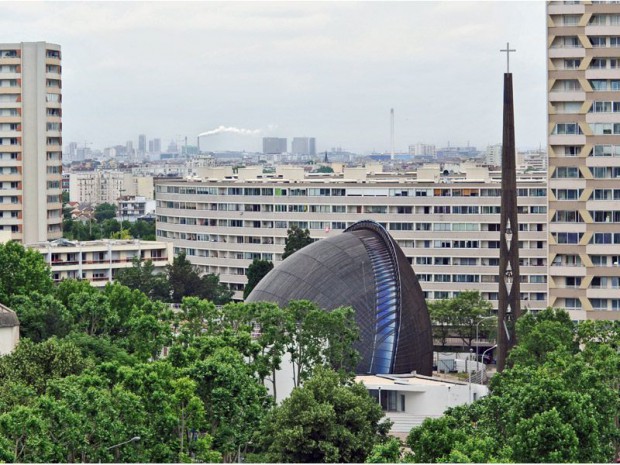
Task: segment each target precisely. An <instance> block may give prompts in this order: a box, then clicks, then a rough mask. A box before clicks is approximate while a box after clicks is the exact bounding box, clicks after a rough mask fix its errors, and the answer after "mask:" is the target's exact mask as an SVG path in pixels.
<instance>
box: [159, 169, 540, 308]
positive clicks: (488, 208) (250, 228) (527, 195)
mask: <svg viewBox="0 0 620 465" xmlns="http://www.w3.org/2000/svg"><path fill="white" fill-rule="evenodd" d="M243 171H244V170H243V169H241V170H240V171H239V174H238V176H237V177H235V178H231V179H227V178H226V177H224V176H220V177H219V178H216V177H210V178H209V177H204V178H203V179H204V180H201V181H198V180H195V181H184V180H176V181H173V180H156V186H155V189H156V191H155V196H156V201H157V207H156V214H157V239H158V240H162V241H171V242H172V243H173V245H174V252H175V253H179V252H186V253H187V256H188V258H189V259H190V260H191V261H192V262H193V263H194V264H196V265H198V266H199V267H201V268H202V269H203V271H204V272H209V273H216V274H219V275H220V280H221V282H224V283H227V284H230V285H231V286H232V288H233V289H234V290H235V291H236V294H235V298H237V299H241V298H242V289H243V286H244V284H245V283H246V277H245V273H246V270H247V268H248V266H249V265H250V264H251V263H252V260H253V259H255V258H258V259H263V260H271V261H273V263H274V265H275V266H276V268H277V267H278V266H279V264H280V263H282V253H283V251H284V241H285V238H286V234H287V229H288V228H290V227H291V226H293V225H297V226H299V227H301V228H308V229H309V230H310V235H311V236H312V238H314V239H323V238H326V237H331V236H333V235H337V234H340V233H341V232H342V231H344V230H345V229H346V228H348V227H350V226H352V225H353V224H354V223H356V222H358V221H360V220H373V221H376V222H378V223H380V224H381V225H382V226H383V227H384V228H386V229H387V230H388V231H389V233H390V235H391V236H392V237H393V238H394V240H395V241H396V242H397V243H398V245H399V246H400V248H401V249H402V250H403V253H404V254H405V256H406V258H407V261H408V263H409V264H411V265H412V266H413V267H414V269H415V272H416V275H417V277H418V279H419V281H420V285H421V287H422V290H423V292H424V296H425V297H426V298H428V299H444V298H450V297H453V296H455V295H456V294H457V293H458V292H461V291H463V290H478V291H480V292H481V293H482V295H483V296H484V297H485V298H486V299H488V300H490V301H491V302H492V304H493V305H494V307H495V308H497V300H498V270H499V234H500V233H499V224H500V215H499V209H500V190H501V186H500V181H499V179H497V178H492V177H489V176H488V173H487V174H486V176H482V175H480V173H476V175H475V176H469V179H468V178H467V177H466V176H462V177H458V176H442V175H440V174H439V169H437V170H436V173H435V174H433V175H432V176H428V175H426V174H424V175H422V170H418V173H417V178H418V179H416V176H414V175H408V176H398V175H389V174H384V175H379V174H377V175H366V172H365V170H364V169H363V168H362V171H363V175H359V172H358V176H357V179H355V178H353V176H347V174H346V173H345V176H347V177H343V176H342V175H341V176H337V175H334V176H331V177H319V178H310V177H304V176H303V174H302V175H301V176H289V177H280V178H269V177H267V176H268V175H262V170H261V172H260V173H258V172H257V171H255V170H254V171H252V176H251V177H247V176H246V175H245V174H244V173H243ZM248 171H251V169H248ZM263 176H265V177H264V178H263ZM423 178H424V179H423ZM517 184H518V194H519V199H518V209H519V228H520V231H519V240H520V243H521V244H520V245H521V250H520V257H521V275H522V277H521V280H522V283H521V300H522V302H523V305H524V306H525V307H529V308H531V309H541V308H545V307H546V306H547V253H548V251H547V234H548V232H547V189H546V180H545V179H544V178H541V177H539V178H528V179H526V178H522V179H520V180H518V182H517Z"/></svg>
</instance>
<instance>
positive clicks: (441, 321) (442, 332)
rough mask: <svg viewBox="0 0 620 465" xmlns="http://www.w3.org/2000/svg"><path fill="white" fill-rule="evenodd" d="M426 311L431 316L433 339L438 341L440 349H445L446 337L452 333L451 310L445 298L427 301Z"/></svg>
mask: <svg viewBox="0 0 620 465" xmlns="http://www.w3.org/2000/svg"><path fill="white" fill-rule="evenodd" d="M428 313H429V315H430V317H431V325H432V331H433V339H435V340H437V341H439V343H440V344H441V348H442V350H445V347H446V344H447V341H448V338H449V337H450V334H452V317H453V314H452V310H451V309H450V301H449V300H447V299H442V300H434V301H432V302H429V303H428Z"/></svg>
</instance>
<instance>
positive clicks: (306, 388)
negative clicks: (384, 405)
mask: <svg viewBox="0 0 620 465" xmlns="http://www.w3.org/2000/svg"><path fill="white" fill-rule="evenodd" d="M382 417H383V411H382V410H381V406H380V405H379V404H378V403H377V402H376V401H375V400H373V399H372V397H371V396H370V394H369V393H368V391H367V390H366V388H365V387H364V386H363V385H362V384H361V383H359V384H358V383H352V382H351V381H343V380H342V378H341V377H340V376H338V374H337V373H335V372H333V371H330V370H329V369H325V368H317V369H316V371H315V372H314V374H313V376H312V377H311V378H309V379H308V380H307V381H306V382H305V383H304V385H303V386H301V387H298V388H295V389H294V390H293V392H292V393H291V396H290V397H288V398H287V399H285V400H284V401H283V402H282V405H281V406H279V407H276V408H274V409H273V410H272V411H271V412H270V414H269V416H268V417H267V418H266V420H265V422H264V424H263V429H262V430H261V434H260V440H261V446H262V447H263V448H264V449H265V450H266V458H267V460H269V461H271V462H288V463H338V462H343V463H362V462H364V461H365V460H366V458H367V457H368V455H369V454H370V452H371V451H372V450H373V446H374V445H375V444H376V443H378V442H381V441H383V440H384V439H385V436H386V434H387V432H388V430H389V428H390V423H389V422H385V421H384V422H382V423H381V422H380V420H381V418H382Z"/></svg>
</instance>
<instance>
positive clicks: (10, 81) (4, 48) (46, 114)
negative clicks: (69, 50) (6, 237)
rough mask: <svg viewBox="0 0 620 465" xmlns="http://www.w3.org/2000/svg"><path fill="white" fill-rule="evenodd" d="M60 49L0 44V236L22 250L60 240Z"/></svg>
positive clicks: (21, 44) (26, 44)
mask: <svg viewBox="0 0 620 465" xmlns="http://www.w3.org/2000/svg"><path fill="white" fill-rule="evenodd" d="M60 59H61V57H60V46H59V45H55V44H49V43H46V42H21V43H4V44H0V116H2V122H1V123H0V159H1V160H2V166H3V168H2V171H1V172H0V185H1V187H2V193H1V194H0V198H1V203H0V216H1V217H2V224H1V225H0V230H1V231H4V232H6V233H10V237H11V239H13V240H16V241H20V242H22V243H24V244H32V243H35V242H39V241H47V240H53V239H58V238H60V237H62V199H61V194H62V190H61V181H62V77H61V61H60Z"/></svg>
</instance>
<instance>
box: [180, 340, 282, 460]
mask: <svg viewBox="0 0 620 465" xmlns="http://www.w3.org/2000/svg"><path fill="white" fill-rule="evenodd" d="M186 373H187V374H188V376H190V378H191V379H193V380H195V381H196V383H197V386H198V389H197V392H198V395H199V396H200V398H201V399H202V401H203V402H204V406H205V410H206V418H207V422H208V429H207V432H208V433H209V434H210V435H211V436H213V440H214V446H215V448H216V450H218V451H219V452H221V453H222V455H223V457H224V461H226V462H230V461H232V459H233V457H234V456H235V455H236V454H237V451H238V449H239V447H240V446H244V445H245V444H247V443H248V442H249V441H250V439H251V438H252V432H253V431H254V430H256V429H257V428H258V426H259V424H260V422H261V420H262V418H263V416H264V415H265V412H266V408H267V406H268V405H270V403H269V400H268V397H267V391H266V389H265V387H264V386H263V385H262V384H261V383H259V382H258V380H257V379H256V378H255V377H254V374H253V372H252V370H251V368H250V367H249V366H248V364H247V363H246V361H245V360H244V357H243V356H242V354H240V353H239V352H238V351H236V350H234V349H233V348H231V347H222V348H218V349H216V350H215V351H214V353H213V354H212V355H211V356H209V357H206V358H205V359H203V360H198V361H196V362H195V363H194V364H192V365H191V366H190V367H189V368H188V369H187V370H186Z"/></svg>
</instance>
